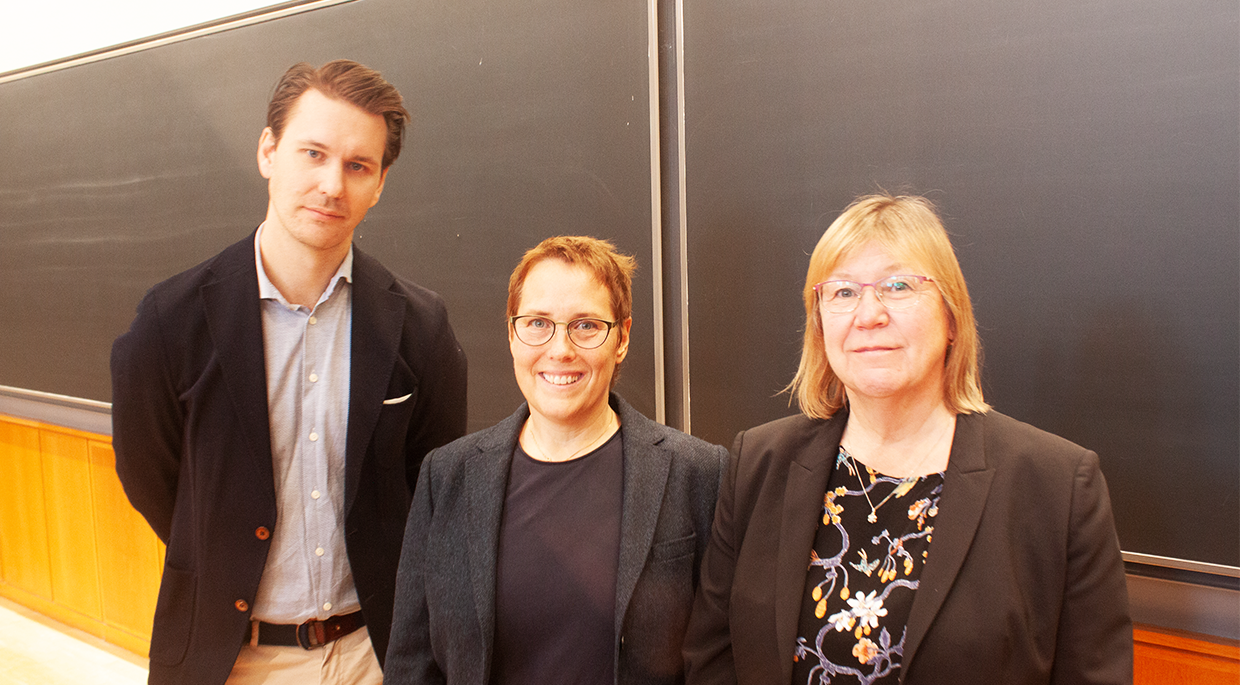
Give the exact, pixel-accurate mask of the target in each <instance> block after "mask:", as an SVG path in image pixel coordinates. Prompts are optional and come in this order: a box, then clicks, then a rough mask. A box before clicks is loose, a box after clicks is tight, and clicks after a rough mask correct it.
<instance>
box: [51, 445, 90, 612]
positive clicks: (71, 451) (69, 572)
mask: <svg viewBox="0 0 1240 685" xmlns="http://www.w3.org/2000/svg"><path fill="white" fill-rule="evenodd" d="M39 437H40V445H41V448H42V452H43V485H44V501H45V503H46V507H47V540H48V549H49V551H50V553H51V571H52V599H53V601H55V602H56V604H58V605H60V606H62V607H65V608H67V609H70V610H73V611H76V612H78V613H81V614H84V615H85V616H88V617H90V618H93V619H95V620H96V621H99V620H102V618H103V611H102V607H101V605H100V598H99V564H98V556H97V555H96V553H95V505H94V498H93V497H92V496H91V484H90V481H91V473H90V457H89V453H88V450H87V441H86V439H85V438H83V437H80V436H76V435H68V434H65V433H60V432H56V431H50V430H40V431H39Z"/></svg>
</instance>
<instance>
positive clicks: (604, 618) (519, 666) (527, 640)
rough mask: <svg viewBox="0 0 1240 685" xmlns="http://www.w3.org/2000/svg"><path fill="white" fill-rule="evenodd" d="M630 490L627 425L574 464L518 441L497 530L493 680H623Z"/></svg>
mask: <svg viewBox="0 0 1240 685" xmlns="http://www.w3.org/2000/svg"><path fill="white" fill-rule="evenodd" d="M623 489H624V450H623V447H622V444H621V440H620V432H619V431H616V433H615V435H613V436H612V437H611V439H610V440H608V441H607V442H606V443H604V444H603V445H602V446H601V447H599V448H598V449H596V450H594V451H593V452H590V453H589V454H586V455H585V456H582V457H578V458H576V459H573V460H570V461H566V462H543V461H537V460H535V459H532V458H531V457H530V456H529V455H527V454H526V453H525V451H524V450H522V449H521V447H520V445H518V446H517V448H516V450H515V451H514V454H513V459H512V466H511V467H510V469H509V473H508V490H507V492H506V494H505V496H504V515H503V520H502V522H501V524H500V529H499V550H498V559H497V562H496V580H495V585H496V587H495V657H494V660H493V662H492V668H491V682H492V683H495V684H497V685H535V684H537V685H542V684H543V683H565V684H574V685H587V684H592V683H597V684H598V685H610V684H611V683H613V682H614V681H615V673H614V668H613V659H614V657H615V640H616V637H615V636H616V629H615V622H616V566H617V564H618V561H619V556H620V507H621V502H622V497H623Z"/></svg>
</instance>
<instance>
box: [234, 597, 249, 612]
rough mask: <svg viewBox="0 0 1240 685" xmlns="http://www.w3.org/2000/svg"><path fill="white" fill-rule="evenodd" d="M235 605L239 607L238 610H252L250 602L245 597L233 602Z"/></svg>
mask: <svg viewBox="0 0 1240 685" xmlns="http://www.w3.org/2000/svg"><path fill="white" fill-rule="evenodd" d="M233 606H235V607H237V611H249V610H250V603H249V602H247V601H245V600H244V599H239V600H237V601H235V602H233Z"/></svg>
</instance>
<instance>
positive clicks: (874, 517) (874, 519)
mask: <svg viewBox="0 0 1240 685" xmlns="http://www.w3.org/2000/svg"><path fill="white" fill-rule="evenodd" d="M840 451H841V452H843V453H844V456H846V457H848V461H850V462H852V467H853V472H854V473H856V474H857V482H858V483H860V484H861V494H862V495H864V496H865V502H866V504H868V505H870V513H869V514H868V515H867V516H866V517H865V520H867V521H869V522H870V523H878V510H879V509H882V508H883V505H884V504H886V503H887V501H888V500H890V499H891V498H892V497H893V496H895V494H896V493H897V492H900V490H901V489H904V490H905V492H907V491H908V489H907V488H906V487H905V486H906V485H908V484H909V483H911V482H913V481H915V480H917V477H916V476H913V477H911V478H901V479H900V483H899V484H898V485H896V486H895V488H893V489H892V490H891V492H889V493H887V496H886V497H884V498H883V499H882V501H881V502H879V503H878V505H877V506H875V504H874V500H872V499H870V492H869V491H868V490H867V489H866V487H865V479H864V478H862V477H861V467H859V466H857V460H856V459H853V455H852V454H850V453H849V452H848V450H847V449H846V448H845V447H844V446H843V445H840ZM866 470H867V471H868V470H869V469H868V468H867V469H866Z"/></svg>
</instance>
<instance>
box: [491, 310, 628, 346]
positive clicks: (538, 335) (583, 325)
mask: <svg viewBox="0 0 1240 685" xmlns="http://www.w3.org/2000/svg"><path fill="white" fill-rule="evenodd" d="M508 323H509V324H510V325H511V326H512V332H513V334H514V335H516V336H517V340H520V341H521V342H523V343H525V344H526V345H529V346H531V347H538V346H539V345H546V344H547V343H549V342H551V339H552V338H554V337H555V328H556V326H563V327H564V330H566V331H568V339H569V340H570V341H571V342H572V343H573V344H574V345H576V346H577V347H580V348H581V349H583V350H592V349H594V348H596V347H598V346H599V345H602V344H603V343H605V342H607V335H608V334H609V333H611V329H612V328H614V327H615V326H616V325H618V324H619V323H620V322H619V321H604V320H602V319H573V320H572V321H567V322H565V321H552V320H551V319H548V318H547V317H545V316H532V315H525V316H511V317H509V318H508Z"/></svg>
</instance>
